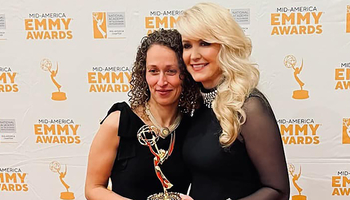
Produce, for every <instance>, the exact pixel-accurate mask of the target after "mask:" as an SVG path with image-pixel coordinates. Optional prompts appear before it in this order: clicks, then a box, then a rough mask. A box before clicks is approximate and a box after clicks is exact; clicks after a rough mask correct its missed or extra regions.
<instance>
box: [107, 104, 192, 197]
mask: <svg viewBox="0 0 350 200" xmlns="http://www.w3.org/2000/svg"><path fill="white" fill-rule="evenodd" d="M117 110H119V111H121V115H120V122H119V130H118V135H119V136H120V143H119V147H118V150H117V157H116V159H115V162H114V166H113V169H112V172H111V179H112V190H113V191H114V192H115V193H118V194H119V195H121V196H124V197H127V198H130V199H133V200H145V199H146V198H147V197H148V196H149V195H152V194H154V193H159V192H163V187H162V185H161V183H160V181H159V179H158V178H157V176H156V174H155V170H154V165H153V158H154V156H153V154H152V153H151V152H150V150H149V148H148V147H147V146H143V145H141V144H140V143H139V141H138V140H137V131H138V130H139V128H140V127H141V126H143V125H144V123H143V122H142V120H141V119H140V118H139V117H138V116H137V115H136V114H135V113H134V112H133V111H132V110H131V109H130V107H129V105H128V104H127V103H125V102H122V103H116V104H114V105H113V106H112V108H111V109H110V110H109V111H108V114H107V116H108V115H109V114H110V113H112V112H114V111H117ZM186 121H187V120H184V119H183V121H182V122H181V124H180V125H179V127H178V128H177V129H176V130H175V133H176V135H175V136H176V138H175V147H174V151H173V153H172V155H171V156H170V157H169V158H168V159H167V160H166V161H165V162H164V163H163V164H162V165H160V168H161V170H162V171H163V173H164V175H165V176H166V177H167V178H168V180H169V181H170V182H171V183H172V184H173V185H174V186H173V187H172V188H171V189H170V190H169V191H174V192H181V193H186V192H187V189H188V186H189V179H190V176H189V174H188V170H187V169H186V168H185V165H184V162H183V158H182V154H181V149H182V144H183V140H184V136H185V135H184V131H183V128H184V126H186V125H185V122H186ZM102 123H103V121H102ZM169 142H170V136H168V137H167V138H165V139H164V140H163V139H162V138H160V139H159V141H158V143H157V145H158V147H159V148H163V149H165V150H167V149H168V147H169Z"/></svg>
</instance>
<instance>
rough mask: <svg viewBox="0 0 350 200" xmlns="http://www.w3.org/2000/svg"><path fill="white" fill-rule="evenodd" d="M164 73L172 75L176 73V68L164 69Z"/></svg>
mask: <svg viewBox="0 0 350 200" xmlns="http://www.w3.org/2000/svg"><path fill="white" fill-rule="evenodd" d="M166 73H167V74H168V75H170V76H173V75H176V74H177V70H176V69H169V70H168V71H166Z"/></svg>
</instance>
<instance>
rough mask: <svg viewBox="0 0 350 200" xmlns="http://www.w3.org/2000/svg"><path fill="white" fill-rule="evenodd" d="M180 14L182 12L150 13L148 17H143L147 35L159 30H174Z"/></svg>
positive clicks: (157, 11)
mask: <svg viewBox="0 0 350 200" xmlns="http://www.w3.org/2000/svg"><path fill="white" fill-rule="evenodd" d="M182 12H183V11H182V10H165V11H159V10H156V11H150V12H149V16H146V17H145V28H146V30H147V35H148V34H150V33H152V32H153V31H154V30H157V29H159V28H165V29H167V28H175V26H176V22H177V21H178V20H179V15H180V14H181V13H182Z"/></svg>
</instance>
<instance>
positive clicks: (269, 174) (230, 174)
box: [183, 90, 289, 200]
mask: <svg viewBox="0 0 350 200" xmlns="http://www.w3.org/2000/svg"><path fill="white" fill-rule="evenodd" d="M243 109H244V110H245V111H246V115H247V119H246V122H245V124H244V125H242V129H241V138H242V140H238V139H237V140H235V142H234V143H233V144H232V145H231V146H230V147H229V148H226V149H224V148H222V146H221V144H220V142H219V134H220V133H221V130H222V129H221V127H220V124H219V122H218V120H217V119H216V117H215V114H214V112H213V110H212V109H210V108H207V107H206V106H204V105H202V106H201V108H200V109H199V110H198V111H196V112H195V115H194V117H193V118H192V119H191V126H190V127H189V129H188V133H187V135H186V139H185V142H184V146H183V157H184V160H185V163H186V164H187V165H188V167H189V168H190V171H191V174H192V179H193V180H192V185H191V191H190V196H191V197H192V198H194V199H195V200H213V199H215V200H226V199H228V198H231V199H232V200H236V199H247V200H248V199H250V200H282V199H283V200H284V199H285V200H288V193H289V182H288V173H287V167H286V161H285V158H284V151H283V146H282V141H281V136H280V133H279V129H278V126H277V123H276V120H275V117H274V114H273V112H272V110H271V108H270V106H269V104H268V102H267V100H266V99H265V98H264V96H263V95H262V94H261V93H260V92H258V91H257V90H255V91H254V92H253V93H252V95H251V96H250V97H249V98H248V99H247V101H246V102H245V104H244V106H243Z"/></svg>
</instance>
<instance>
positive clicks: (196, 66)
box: [192, 64, 204, 69]
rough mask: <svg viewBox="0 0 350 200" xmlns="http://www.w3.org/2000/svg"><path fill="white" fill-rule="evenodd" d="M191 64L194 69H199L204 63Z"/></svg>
mask: <svg viewBox="0 0 350 200" xmlns="http://www.w3.org/2000/svg"><path fill="white" fill-rule="evenodd" d="M192 66H193V68H195V69H199V68H202V67H204V64H202V65H192Z"/></svg>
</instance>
